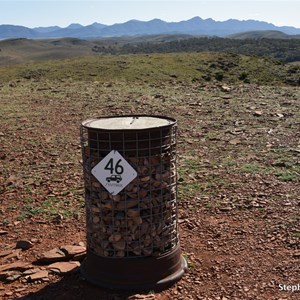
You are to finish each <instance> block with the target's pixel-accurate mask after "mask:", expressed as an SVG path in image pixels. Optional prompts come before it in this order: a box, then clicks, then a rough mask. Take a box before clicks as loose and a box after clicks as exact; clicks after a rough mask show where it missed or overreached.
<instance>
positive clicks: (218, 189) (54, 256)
mask: <svg viewBox="0 0 300 300" xmlns="http://www.w3.org/2000/svg"><path fill="white" fill-rule="evenodd" d="M0 105H1V106H0V107H1V110H0V115H1V118H0V125H1V126H0V144H1V148H0V216H1V219H0V238H1V248H0V298H1V299H3V300H8V299H24V300H25V299H26V300H34V299H57V300H60V299H61V300H62V299H64V300H65V299H70V300H71V299H74V300H79V299H86V300H87V299H88V300H93V299H95V300H96V299H114V300H119V299H157V300H163V299H164V300H166V299H172V300H173V299H178V300H179V299H196V300H226V299H227V300H233V299H236V300H242V299H262V300H263V299H266V300H270V299H274V300H275V299H277V300H279V299H281V300H283V299H299V297H300V288H299V290H298V291H294V292H292V291H291V289H292V286H297V285H299V284H300V277H299V274H300V273H299V271H300V263H299V262H300V223H299V211H300V186H299V178H300V132H299V128H300V90H299V87H262V86H257V85H250V84H243V85H233V86H231V85H226V84H221V83H218V84H215V83H205V84H201V83H197V82H194V83H184V82H180V81H176V79H172V78H171V79H170V81H168V82H162V83H160V84H149V83H147V82H137V83H128V82H125V81H124V82H122V81H118V82H113V81H111V82H105V83H99V82H97V81H95V82H73V81H72V80H61V81H48V80H45V81H43V80H42V79H39V80H35V79H20V80H14V81H10V82H7V83H3V84H1V86H0ZM130 113H146V114H160V115H168V116H172V117H175V118H176V119H177V120H178V128H179V130H178V137H177V140H178V142H177V153H178V158H177V159H178V166H177V167H178V172H179V179H178V205H179V211H178V222H179V234H180V244H181V248H182V254H183V256H184V257H185V258H186V260H187V262H188V270H187V272H186V273H185V275H184V277H183V278H182V279H181V280H180V281H179V282H178V283H176V284H175V285H174V286H172V287H170V288H169V289H167V290H165V291H160V292H154V291H138V290H136V291H126V292H125V291H120V290H110V289H103V288H99V287H96V286H94V285H91V284H90V283H88V282H87V281H85V280H84V279H83V278H82V277H81V276H80V272H79V267H80V264H81V262H82V260H83V259H84V257H85V251H86V223H85V207H84V189H83V174H82V157H81V148H80V139H79V127H80V123H81V122H82V121H83V120H85V119H87V118H90V117H92V116H97V115H99V116H103V115H116V114H130ZM128 272H129V273H130V272H131V270H128ZM145 272H147V270H145Z"/></svg>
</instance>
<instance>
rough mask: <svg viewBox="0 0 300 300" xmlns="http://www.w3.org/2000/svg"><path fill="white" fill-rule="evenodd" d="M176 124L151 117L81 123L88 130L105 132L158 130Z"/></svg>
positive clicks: (170, 120)
mask: <svg viewBox="0 0 300 300" xmlns="http://www.w3.org/2000/svg"><path fill="white" fill-rule="evenodd" d="M174 123H176V121H175V120H174V119H170V118H165V117H151V116H124V117H104V118H99V119H89V120H86V121H84V122H83V123H82V125H83V126H85V127H88V128H97V129H106V130H138V129H149V128H159V127H163V126H167V125H171V124H174Z"/></svg>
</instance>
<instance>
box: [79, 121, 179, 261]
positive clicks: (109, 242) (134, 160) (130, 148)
mask: <svg viewBox="0 0 300 300" xmlns="http://www.w3.org/2000/svg"><path fill="white" fill-rule="evenodd" d="M175 137H176V126H175V125H174V126H168V127H162V128H158V129H157V128H155V129H143V130H138V131H135V130H134V131H132V130H129V131H125V132H120V131H107V130H101V129H90V128H85V127H82V134H81V141H82V148H83V149H82V151H83V167H84V182H85V205H86V216H87V217H86V222H87V247H88V249H89V250H90V251H92V252H93V253H94V254H96V255H98V256H102V257H111V258H113V257H118V258H120V257H142V256H158V255H161V254H163V253H166V252H168V251H171V250H172V249H173V248H174V247H175V246H176V245H177V244H178V228H177V201H176V200H177V199H176V197H177V190H176V177H177V173H176V149H175V146H176V140H175ZM112 150H117V151H119V153H120V154H121V155H122V156H123V157H124V158H125V160H126V161H127V162H128V163H129V164H130V165H131V166H132V167H133V168H134V169H135V170H136V172H137V174H138V175H137V177H136V178H135V179H134V180H133V181H132V182H131V183H129V184H128V185H127V186H126V187H125V188H124V189H123V190H122V191H121V192H120V193H119V194H117V195H115V196H113V195H111V194H110V193H109V192H108V191H107V190H106V189H105V188H104V187H103V186H102V184H101V183H100V182H99V181H98V180H97V179H96V178H95V177H94V176H93V175H92V174H91V170H92V169H93V168H94V167H95V166H96V165H97V164H98V163H99V162H100V161H101V160H102V159H103V158H104V157H105V156H106V155H107V154H108V153H109V152H110V151H112Z"/></svg>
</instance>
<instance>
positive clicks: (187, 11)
mask: <svg viewBox="0 0 300 300" xmlns="http://www.w3.org/2000/svg"><path fill="white" fill-rule="evenodd" d="M195 16H199V17H201V18H203V19H207V18H213V19H214V20H217V21H224V20H228V19H238V20H249V19H252V20H259V21H266V22H269V23H273V24H275V25H277V26H294V27H297V28H300V0H287V1H282V0H277V1H276V0H275V1H271V0H264V1H259V0H231V1H227V0H207V1H203V0H187V1H171V0H152V1H147V0H136V1H127V0H110V1H104V0H98V1H82V0H81V1H80V0H77V1H76V0H75V1H74V0H60V1H57V0H38V1H37V0H36V1H26V0H19V1H4V0H0V24H13V25H23V26H27V27H31V28H33V27H38V26H52V25H58V26H61V27H66V26H68V25H69V24H71V23H80V24H82V25H88V24H91V23H93V22H98V23H102V24H107V25H111V24H114V23H123V22H126V21H129V20H131V19H136V20H143V21H148V20H151V19H154V18H159V19H162V20H165V21H169V22H170V21H182V20H188V19H190V18H192V17H195Z"/></svg>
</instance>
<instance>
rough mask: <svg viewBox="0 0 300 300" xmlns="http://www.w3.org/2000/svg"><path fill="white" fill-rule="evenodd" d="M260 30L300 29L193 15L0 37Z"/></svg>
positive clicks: (6, 32) (2, 31)
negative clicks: (173, 18) (175, 19)
mask: <svg viewBox="0 0 300 300" xmlns="http://www.w3.org/2000/svg"><path fill="white" fill-rule="evenodd" d="M259 30H272V31H280V32H283V33H285V34H287V35H299V34H300V29H299V28H295V27H289V26H282V27H278V26H275V25H273V24H271V23H267V22H262V21H254V20H247V21H239V20H234V19H230V20H227V21H223V22H221V21H215V20H213V19H205V20H204V19H201V18H200V17H194V18H192V19H190V20H187V21H180V22H165V21H162V20H159V19H153V20H151V21H138V20H130V21H128V22H125V23H121V24H114V25H104V24H100V23H93V24H91V25H87V26H83V25H81V24H71V25H69V26H68V27H66V28H61V27H59V26H50V27H36V28H28V27H24V26H16V25H0V39H8V38H30V39H41V38H63V37H75V38H81V39H91V38H103V37H120V36H138V35H153V34H189V35H195V36H219V37H226V36H230V35H234V34H237V33H243V32H248V31H259Z"/></svg>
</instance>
